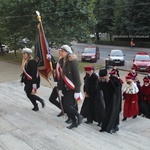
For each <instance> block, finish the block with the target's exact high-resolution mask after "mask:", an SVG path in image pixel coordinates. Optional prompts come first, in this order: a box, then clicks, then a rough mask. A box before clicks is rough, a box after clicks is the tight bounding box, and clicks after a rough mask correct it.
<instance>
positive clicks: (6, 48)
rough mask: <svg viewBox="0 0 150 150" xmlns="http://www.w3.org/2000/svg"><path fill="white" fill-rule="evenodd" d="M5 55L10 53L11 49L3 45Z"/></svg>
mask: <svg viewBox="0 0 150 150" xmlns="http://www.w3.org/2000/svg"><path fill="white" fill-rule="evenodd" d="M2 49H3V53H9V47H8V46H7V45H4V44H2Z"/></svg>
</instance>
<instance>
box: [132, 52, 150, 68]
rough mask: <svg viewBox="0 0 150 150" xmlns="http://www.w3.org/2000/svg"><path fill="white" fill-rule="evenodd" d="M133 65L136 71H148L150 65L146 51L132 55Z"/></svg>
mask: <svg viewBox="0 0 150 150" xmlns="http://www.w3.org/2000/svg"><path fill="white" fill-rule="evenodd" d="M133 67H134V68H135V69H136V70H137V71H148V69H149V67H150V56H149V54H148V53H147V52H138V53H136V55H135V56H134V57H133Z"/></svg>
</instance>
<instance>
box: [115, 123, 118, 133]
mask: <svg viewBox="0 0 150 150" xmlns="http://www.w3.org/2000/svg"><path fill="white" fill-rule="evenodd" d="M117 131H119V127H118V125H116V127H115V128H114V133H116V132H117Z"/></svg>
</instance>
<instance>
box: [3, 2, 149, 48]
mask: <svg viewBox="0 0 150 150" xmlns="http://www.w3.org/2000/svg"><path fill="white" fill-rule="evenodd" d="M149 7H150V2H149V0H141V1H137V0H84V1H83V0H70V1H68V0H40V1H39V0H0V13H1V16H0V19H1V22H0V33H1V34H0V42H2V43H5V44H9V45H11V47H12V49H18V48H19V47H20V45H18V44H17V43H18V41H19V40H21V39H23V38H27V39H29V41H30V43H29V45H28V46H31V45H33V44H34V43H35V41H36V40H37V35H38V30H37V24H38V20H37V18H36V14H35V11H36V10H38V11H39V12H40V13H41V17H42V23H43V27H44V30H45V34H46V37H47V39H48V41H49V42H50V43H51V45H53V44H56V45H61V44H64V43H65V44H70V42H71V41H72V40H73V39H76V40H78V41H84V42H89V43H90V42H92V41H91V39H90V38H89V35H90V34H94V33H95V32H96V33H99V32H101V33H109V34H110V35H111V36H112V35H113V34H117V35H150V9H149ZM97 36H98V34H97Z"/></svg>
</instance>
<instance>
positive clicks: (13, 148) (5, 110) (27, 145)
mask: <svg viewBox="0 0 150 150" xmlns="http://www.w3.org/2000/svg"><path fill="white" fill-rule="evenodd" d="M0 89H1V90H0V101H1V105H0V150H82V149H84V150H99V149H100V150H120V149H122V150H148V149H149V147H150V142H149V138H150V120H149V119H146V118H142V117H140V116H138V117H137V118H136V119H128V120H127V121H126V122H120V130H119V132H117V133H115V134H109V133H106V132H102V133H101V132H99V130H100V127H98V126H97V123H95V122H94V123H93V124H85V123H84V121H85V119H84V120H83V123H82V124H81V125H80V126H79V127H78V128H74V129H72V130H69V129H67V128H66V127H67V126H68V125H67V124H66V123H65V120H66V119H67V118H66V117H65V118H64V117H57V114H58V113H59V112H60V110H59V109H58V108H56V107H55V106H54V105H52V104H51V103H50V102H49V100H48V98H49V95H50V93H51V90H52V89H51V88H49V87H45V86H41V88H40V89H39V90H38V95H39V96H40V97H41V98H43V99H44V100H45V104H46V106H45V108H44V109H43V108H42V107H41V105H40V104H39V107H40V111H38V112H34V111H32V110H31V109H32V107H33V106H32V104H31V103H30V101H29V100H28V98H27V97H26V95H25V92H24V87H23V86H21V84H20V82H19V80H16V81H12V82H5V83H0ZM121 116H122V114H121V115H120V117H121Z"/></svg>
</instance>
